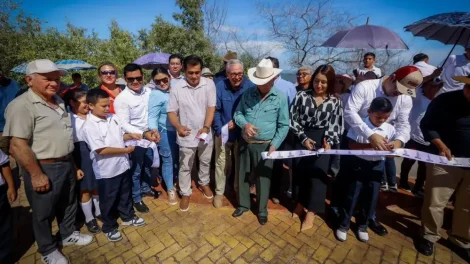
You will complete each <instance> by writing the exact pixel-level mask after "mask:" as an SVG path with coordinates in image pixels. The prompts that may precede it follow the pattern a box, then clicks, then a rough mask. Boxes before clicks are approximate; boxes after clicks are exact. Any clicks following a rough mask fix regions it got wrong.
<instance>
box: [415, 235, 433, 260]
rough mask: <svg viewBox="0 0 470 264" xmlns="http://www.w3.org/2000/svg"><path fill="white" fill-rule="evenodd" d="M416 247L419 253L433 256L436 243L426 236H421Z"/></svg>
mask: <svg viewBox="0 0 470 264" xmlns="http://www.w3.org/2000/svg"><path fill="white" fill-rule="evenodd" d="M416 249H417V250H418V252H419V253H421V254H423V255H425V256H431V255H432V253H433V252H434V243H432V242H431V241H429V240H426V239H424V238H421V239H420V241H419V243H418V245H417V247H416Z"/></svg>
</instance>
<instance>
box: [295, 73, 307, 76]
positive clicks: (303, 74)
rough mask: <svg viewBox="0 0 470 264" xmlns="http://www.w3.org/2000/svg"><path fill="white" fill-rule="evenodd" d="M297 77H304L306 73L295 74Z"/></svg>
mask: <svg viewBox="0 0 470 264" xmlns="http://www.w3.org/2000/svg"><path fill="white" fill-rule="evenodd" d="M296 75H297V77H305V76H307V75H308V73H297V74H296Z"/></svg>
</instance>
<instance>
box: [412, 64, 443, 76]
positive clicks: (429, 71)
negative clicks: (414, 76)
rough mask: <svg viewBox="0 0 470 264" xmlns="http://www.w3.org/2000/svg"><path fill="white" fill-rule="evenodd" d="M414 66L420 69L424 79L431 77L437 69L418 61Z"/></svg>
mask: <svg viewBox="0 0 470 264" xmlns="http://www.w3.org/2000/svg"><path fill="white" fill-rule="evenodd" d="M413 66H415V67H416V68H418V69H419V71H420V72H421V74H422V75H423V77H427V76H429V75H431V74H432V73H433V72H434V71H435V70H436V69H437V68H436V67H435V66H433V65H431V64H428V63H426V62H425V61H418V62H417V63H415V64H414V65H413Z"/></svg>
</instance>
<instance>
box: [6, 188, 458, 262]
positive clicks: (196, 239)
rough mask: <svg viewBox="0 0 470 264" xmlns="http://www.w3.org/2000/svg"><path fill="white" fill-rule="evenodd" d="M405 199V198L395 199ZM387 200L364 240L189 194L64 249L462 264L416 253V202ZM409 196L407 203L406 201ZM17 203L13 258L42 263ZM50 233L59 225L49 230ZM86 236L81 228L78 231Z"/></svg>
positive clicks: (125, 257)
mask: <svg viewBox="0 0 470 264" xmlns="http://www.w3.org/2000/svg"><path fill="white" fill-rule="evenodd" d="M397 195H401V196H403V195H406V194H397ZM390 197H391V195H389V194H387V195H382V197H381V205H383V206H388V207H387V208H386V209H385V207H382V208H384V209H382V210H380V211H379V212H378V215H379V219H381V220H382V221H383V222H384V223H385V224H386V225H387V227H388V230H389V232H390V234H389V235H388V236H385V237H378V236H376V235H375V234H372V232H371V234H370V235H371V237H370V242H369V243H361V242H359V241H358V240H356V238H355V236H354V234H353V233H352V232H350V236H349V238H348V241H347V242H345V243H341V242H338V241H337V240H336V239H335V238H334V235H333V232H332V229H331V227H329V226H328V225H327V223H326V222H325V221H324V218H323V217H321V218H320V217H317V219H316V220H315V226H314V228H312V229H310V230H308V231H306V232H305V233H300V232H299V230H300V220H299V219H292V218H290V214H289V212H288V211H287V210H286V209H283V207H280V206H273V205H270V214H269V222H268V224H266V225H265V226H261V225H259V224H258V221H257V219H256V216H255V215H253V214H252V213H245V214H244V215H243V216H242V217H240V218H237V219H236V218H233V217H232V216H231V213H232V212H233V207H232V206H231V204H230V202H229V201H225V205H226V206H225V207H224V208H221V209H215V208H213V207H212V206H211V204H210V202H208V201H207V200H205V199H204V198H202V196H201V194H200V192H199V191H197V190H196V189H194V194H193V197H192V198H191V199H192V203H191V208H190V210H189V211H188V212H185V213H183V212H180V211H179V209H178V206H169V205H168V204H167V203H166V200H165V199H164V198H159V199H149V198H145V199H144V201H145V203H146V204H147V205H148V206H149V208H150V211H151V213H149V214H143V215H141V216H142V217H143V218H144V219H145V220H146V222H147V225H146V226H144V227H140V228H136V227H125V228H122V227H120V228H121V229H122V231H123V232H122V234H123V240H122V241H120V242H117V243H112V242H108V240H107V239H106V238H105V236H104V235H103V234H102V233H100V234H98V235H96V237H95V239H94V241H93V242H92V243H91V244H90V245H87V246H85V247H77V246H70V247H66V248H64V249H63V252H64V254H65V255H66V256H67V257H68V258H69V260H70V261H71V263H86V264H92V263H237V264H241V263H327V264H334V263H387V264H389V263H464V261H463V260H461V259H460V258H459V257H458V256H457V255H456V254H454V253H452V251H450V250H449V249H448V248H447V247H445V246H443V245H441V244H438V245H437V247H436V252H435V254H434V255H433V256H431V257H425V256H423V255H420V254H417V252H416V251H415V249H414V247H413V241H412V239H411V237H410V236H413V235H415V234H416V232H417V230H418V229H419V219H418V218H417V217H416V215H417V212H419V206H417V204H419V202H416V201H414V200H413V199H411V198H406V197H405V199H401V198H400V200H403V201H408V202H406V204H407V205H408V206H409V207H407V208H406V209H402V208H400V207H398V206H396V205H392V204H393V203H394V202H393V199H391V198H390ZM407 199H408V200H407ZM13 206H14V209H13V210H14V211H13V212H14V213H13V216H14V221H15V225H16V226H15V237H16V239H15V240H16V242H15V256H16V259H19V263H40V255H39V254H38V253H37V252H36V250H37V245H36V244H35V243H34V238H33V237H32V230H31V220H30V219H31V213H30V210H29V206H28V202H27V200H26V197H25V195H24V190H23V188H21V189H20V196H19V200H18V201H17V202H15V204H14V205H13ZM53 229H54V232H56V231H57V226H56V225H54V227H53ZM82 231H83V232H86V228H82Z"/></svg>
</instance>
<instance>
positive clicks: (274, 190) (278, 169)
mask: <svg viewBox="0 0 470 264" xmlns="http://www.w3.org/2000/svg"><path fill="white" fill-rule="evenodd" d="M293 147H294V134H292V133H291V132H290V131H289V133H287V136H286V138H285V139H284V142H282V144H281V146H279V149H278V150H279V151H282V150H292V149H293ZM283 163H285V164H286V165H287V166H289V170H292V159H278V160H274V165H273V176H272V178H271V191H270V196H271V197H272V198H280V197H281V195H282V193H283V192H285V191H287V189H288V188H289V186H285V185H284V186H283V183H285V182H286V181H285V180H284V178H283V177H284V175H285V174H284V167H283V166H282V164H283Z"/></svg>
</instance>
